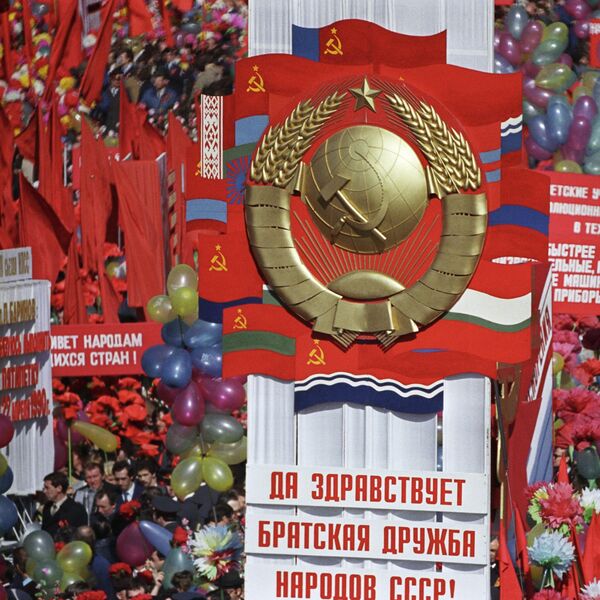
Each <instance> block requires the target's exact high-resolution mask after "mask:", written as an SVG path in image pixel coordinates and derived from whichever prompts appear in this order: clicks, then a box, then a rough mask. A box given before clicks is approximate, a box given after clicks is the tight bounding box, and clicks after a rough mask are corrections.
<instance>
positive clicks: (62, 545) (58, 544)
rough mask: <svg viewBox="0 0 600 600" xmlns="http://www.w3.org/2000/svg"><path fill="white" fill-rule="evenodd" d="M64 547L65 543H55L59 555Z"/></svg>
mask: <svg viewBox="0 0 600 600" xmlns="http://www.w3.org/2000/svg"><path fill="white" fill-rule="evenodd" d="M64 547H65V543H64V542H54V549H55V550H56V552H57V553H58V552H60V551H61V550H62V549H63V548H64Z"/></svg>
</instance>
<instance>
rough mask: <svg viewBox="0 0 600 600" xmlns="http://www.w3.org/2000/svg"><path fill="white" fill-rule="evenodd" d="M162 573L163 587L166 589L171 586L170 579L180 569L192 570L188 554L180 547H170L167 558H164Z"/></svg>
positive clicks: (191, 562)
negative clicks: (163, 575)
mask: <svg viewBox="0 0 600 600" xmlns="http://www.w3.org/2000/svg"><path fill="white" fill-rule="evenodd" d="M162 570H163V573H164V574H165V577H164V579H163V583H162V585H163V588H165V589H168V588H170V587H171V579H172V577H173V575H175V573H180V572H181V571H191V572H192V573H193V572H194V563H193V561H192V558H191V556H190V555H189V554H186V553H185V552H184V551H183V550H182V549H181V548H172V549H171V551H170V552H169V554H167V559H166V560H165V562H164V564H163V567H162Z"/></svg>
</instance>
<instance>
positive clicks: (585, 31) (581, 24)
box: [573, 21, 590, 40]
mask: <svg viewBox="0 0 600 600" xmlns="http://www.w3.org/2000/svg"><path fill="white" fill-rule="evenodd" d="M573 33H574V34H575V37H577V38H579V39H580V40H585V39H587V38H588V36H589V35H590V22H589V21H575V24H574V25H573Z"/></svg>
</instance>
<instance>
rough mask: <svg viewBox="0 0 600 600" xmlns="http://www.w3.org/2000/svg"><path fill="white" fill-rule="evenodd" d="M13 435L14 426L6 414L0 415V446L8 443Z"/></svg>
mask: <svg viewBox="0 0 600 600" xmlns="http://www.w3.org/2000/svg"><path fill="white" fill-rule="evenodd" d="M14 435H15V427H14V425H13V424H12V421H11V420H10V419H9V418H8V417H7V416H6V415H0V448H4V447H5V446H8V444H10V441H11V440H12V439H13V436H14Z"/></svg>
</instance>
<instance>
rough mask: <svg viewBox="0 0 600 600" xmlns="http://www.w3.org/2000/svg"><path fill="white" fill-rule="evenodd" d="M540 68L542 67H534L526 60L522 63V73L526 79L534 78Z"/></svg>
mask: <svg viewBox="0 0 600 600" xmlns="http://www.w3.org/2000/svg"><path fill="white" fill-rule="evenodd" d="M541 68H542V67H540V66H539V65H534V64H533V63H532V62H531V61H530V60H526V61H525V62H524V63H523V66H522V71H523V73H525V75H526V76H527V77H536V76H537V74H538V73H539V72H540V70H541Z"/></svg>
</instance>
